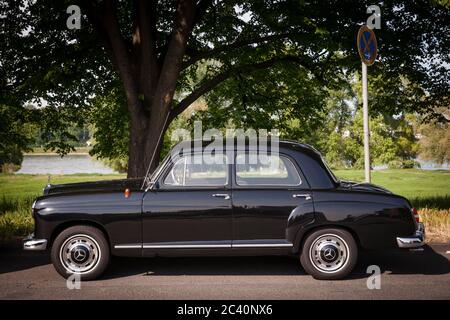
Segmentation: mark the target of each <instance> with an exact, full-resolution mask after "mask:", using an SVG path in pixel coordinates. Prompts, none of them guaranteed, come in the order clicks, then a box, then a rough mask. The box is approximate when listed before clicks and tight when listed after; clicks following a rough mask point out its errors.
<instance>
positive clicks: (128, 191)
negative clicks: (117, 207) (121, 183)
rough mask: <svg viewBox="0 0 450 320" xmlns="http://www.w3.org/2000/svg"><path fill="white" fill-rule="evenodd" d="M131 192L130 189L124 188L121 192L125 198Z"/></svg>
mask: <svg viewBox="0 0 450 320" xmlns="http://www.w3.org/2000/svg"><path fill="white" fill-rule="evenodd" d="M130 194H131V191H130V189H128V188H126V189H125V191H124V192H123V195H124V196H125V198H129V197H130Z"/></svg>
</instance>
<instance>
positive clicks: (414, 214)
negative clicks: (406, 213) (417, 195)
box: [411, 208, 420, 223]
mask: <svg viewBox="0 0 450 320" xmlns="http://www.w3.org/2000/svg"><path fill="white" fill-rule="evenodd" d="M411 212H412V214H413V216H414V219H416V222H417V223H419V222H420V216H419V213H418V212H417V209H416V208H412V209H411Z"/></svg>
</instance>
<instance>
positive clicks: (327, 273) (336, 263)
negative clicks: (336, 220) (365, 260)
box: [300, 228, 358, 280]
mask: <svg viewBox="0 0 450 320" xmlns="http://www.w3.org/2000/svg"><path fill="white" fill-rule="evenodd" d="M333 255H334V256H333ZM333 259H334V260H333ZM357 260H358V247H357V245H356V242H355V239H354V238H353V236H352V235H351V234H350V233H349V232H347V231H345V230H343V229H336V228H327V229H320V230H317V231H314V232H312V233H311V234H310V235H308V237H307V238H306V239H305V241H304V243H303V248H302V252H301V254H300V262H301V264H302V266H303V268H304V269H305V271H306V272H307V273H308V274H310V275H311V276H313V277H314V278H315V279H320V280H337V279H342V278H344V277H345V276H347V275H348V274H349V273H350V272H352V270H353V268H354V267H355V264H356V261H357Z"/></svg>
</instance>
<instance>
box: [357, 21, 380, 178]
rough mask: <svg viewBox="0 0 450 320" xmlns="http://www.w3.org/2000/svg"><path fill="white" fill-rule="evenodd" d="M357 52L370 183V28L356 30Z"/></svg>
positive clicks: (372, 41)
mask: <svg viewBox="0 0 450 320" xmlns="http://www.w3.org/2000/svg"><path fill="white" fill-rule="evenodd" d="M357 45H358V52H359V56H360V57H361V61H362V64H361V65H362V100H363V125H364V176H365V180H366V182H369V183H370V144H369V142H370V130H369V129H370V128H369V103H368V90H367V66H370V65H372V64H373V63H374V62H375V58H376V57H377V39H376V37H375V33H374V32H373V31H372V29H369V28H368V27H367V26H362V27H361V28H360V29H359V31H358V42H357Z"/></svg>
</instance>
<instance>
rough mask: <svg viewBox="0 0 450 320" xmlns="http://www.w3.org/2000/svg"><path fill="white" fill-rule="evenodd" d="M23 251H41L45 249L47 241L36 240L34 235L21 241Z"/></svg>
mask: <svg viewBox="0 0 450 320" xmlns="http://www.w3.org/2000/svg"><path fill="white" fill-rule="evenodd" d="M22 244H23V250H31V251H42V250H45V249H47V239H36V238H35V237H34V234H30V235H29V236H28V237H26V238H25V239H23V240H22Z"/></svg>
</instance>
